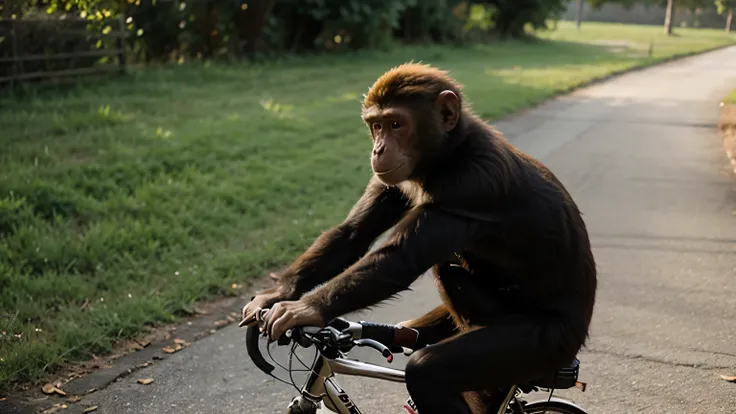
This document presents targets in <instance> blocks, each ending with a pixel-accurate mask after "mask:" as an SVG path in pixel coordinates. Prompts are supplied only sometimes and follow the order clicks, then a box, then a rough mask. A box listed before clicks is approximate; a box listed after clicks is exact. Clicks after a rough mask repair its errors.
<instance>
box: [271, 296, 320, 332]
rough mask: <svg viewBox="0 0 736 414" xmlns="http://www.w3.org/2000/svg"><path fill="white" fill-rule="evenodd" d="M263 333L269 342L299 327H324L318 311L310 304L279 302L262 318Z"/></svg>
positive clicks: (298, 301) (299, 301)
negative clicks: (264, 324)
mask: <svg viewBox="0 0 736 414" xmlns="http://www.w3.org/2000/svg"><path fill="white" fill-rule="evenodd" d="M263 320H264V321H265V322H266V326H265V332H266V333H267V334H268V337H269V339H270V340H271V341H277V340H278V339H279V338H281V335H283V334H284V333H285V332H286V331H288V330H289V329H291V328H297V327H300V326H307V325H308V326H317V327H323V326H325V321H324V318H323V317H322V314H321V313H320V311H319V309H317V307H315V306H314V305H312V304H309V303H307V302H304V301H301V300H297V301H289V302H279V303H277V304H275V305H273V306H272V307H271V309H269V310H268V312H266V315H265V316H264V317H263Z"/></svg>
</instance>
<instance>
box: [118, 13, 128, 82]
mask: <svg viewBox="0 0 736 414" xmlns="http://www.w3.org/2000/svg"><path fill="white" fill-rule="evenodd" d="M118 29H119V33H118V35H117V36H115V47H117V48H118V65H120V72H121V73H127V68H128V61H127V59H126V56H125V20H124V19H123V16H119V17H118Z"/></svg>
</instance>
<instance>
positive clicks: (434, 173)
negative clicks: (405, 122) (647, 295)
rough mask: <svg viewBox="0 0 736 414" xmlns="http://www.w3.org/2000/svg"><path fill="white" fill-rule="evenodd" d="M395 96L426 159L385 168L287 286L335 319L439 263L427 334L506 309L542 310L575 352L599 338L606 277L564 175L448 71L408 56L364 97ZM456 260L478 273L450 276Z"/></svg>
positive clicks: (457, 329) (388, 101)
mask: <svg viewBox="0 0 736 414" xmlns="http://www.w3.org/2000/svg"><path fill="white" fill-rule="evenodd" d="M446 90H450V91H452V92H453V93H455V94H456V95H457V96H458V98H459V99H460V102H461V108H462V109H461V112H460V116H459V119H458V121H457V124H456V125H455V126H454V128H453V129H451V130H450V131H442V130H441V128H440V126H441V124H442V122H443V119H445V117H447V116H450V115H448V114H447V113H445V112H444V111H442V110H438V109H437V107H436V105H434V102H435V99H436V97H437V95H438V94H439V93H441V92H442V91H446ZM390 106H400V107H404V108H409V110H410V112H411V113H412V114H413V119H414V121H415V124H414V128H415V130H414V134H413V136H414V139H413V142H411V143H410V144H411V145H412V150H413V151H416V152H417V153H419V154H421V157H422V158H421V160H420V161H419V162H418V163H417V164H416V168H414V170H413V172H412V174H411V176H409V177H408V180H405V181H403V182H401V183H399V184H396V185H386V184H384V183H383V182H381V180H379V179H378V178H376V177H373V178H372V179H371V180H370V182H369V183H368V186H367V188H366V190H365V192H364V194H363V196H362V197H361V198H360V200H359V201H358V202H357V203H356V204H355V206H354V207H353V209H352V210H351V211H350V213H349V215H348V217H347V218H346V219H345V220H344V221H343V222H342V223H341V224H339V225H338V226H336V227H334V228H332V229H330V230H329V231H327V232H325V233H324V234H322V235H321V236H320V237H319V238H317V240H316V241H315V242H314V244H313V245H312V246H311V247H310V248H309V249H307V251H306V252H305V253H304V254H303V255H302V256H301V257H299V258H298V259H297V260H296V261H295V262H294V263H293V264H292V265H291V266H289V267H288V268H287V269H286V270H285V271H284V272H283V273H282V274H281V275H280V277H279V281H278V282H279V286H278V288H277V289H279V290H281V291H282V292H283V293H284V296H285V297H286V298H289V299H297V298H300V297H301V298H302V300H305V301H307V302H308V303H311V304H313V305H315V307H316V308H317V309H319V310H320V311H321V314H322V316H323V317H324V319H325V320H330V319H332V318H334V317H337V316H340V315H343V314H346V313H349V312H352V311H356V310H360V309H364V308H368V307H371V306H373V305H376V304H378V303H379V302H381V301H384V300H386V299H389V298H391V297H393V296H394V295H396V294H398V293H400V292H401V291H403V290H406V289H408V288H409V286H410V285H411V283H412V282H414V281H415V279H416V278H417V277H419V276H420V275H421V274H423V273H424V272H426V271H427V270H429V269H430V268H434V269H435V273H436V274H437V276H438V280H437V286H438V290H439V292H440V296H441V297H442V299H443V302H444V304H443V305H442V306H440V307H438V308H436V309H435V310H433V311H432V312H430V313H429V314H427V315H425V316H423V317H421V318H419V319H416V320H414V321H412V322H411V323H410V325H411V326H412V327H416V328H422V329H424V330H423V331H422V330H421V329H420V332H422V333H421V334H420V339H422V342H423V343H433V342H437V341H440V340H443V339H444V338H447V337H448V336H449V335H452V334H458V333H460V334H461V333H462V332H464V331H467V330H469V329H471V328H472V327H474V326H485V325H487V324H488V323H492V322H493V321H494V318H497V317H498V316H499V315H532V316H533V317H534V319H535V320H539V321H546V322H543V326H547V325H544V323H547V324H548V325H549V326H553V325H554V326H555V327H556V328H555V329H543V330H544V331H545V332H547V333H546V334H545V335H543V338H542V339H541V341H542V342H545V343H549V345H550V346H557V347H559V348H561V349H563V348H564V350H565V351H564V353H565V358H566V359H570V358H572V357H574V354H575V353H577V351H578V350H579V348H580V347H581V346H583V344H584V343H585V340H586V338H587V336H588V328H589V324H590V321H591V317H592V314H593V307H594V302H595V294H596V284H597V281H596V280H597V279H596V266H595V261H594V258H593V255H592V252H591V247H590V242H589V239H588V233H587V230H586V226H585V224H584V222H583V220H582V217H581V214H580V212H579V211H578V208H577V206H576V204H575V202H574V201H573V200H572V198H571V197H570V195H569V194H568V192H567V191H566V190H565V188H564V187H563V185H562V184H561V183H560V182H559V181H558V180H557V178H556V177H555V176H554V174H552V172H550V171H549V170H548V169H547V168H546V167H545V166H544V165H542V163H540V162H539V161H537V160H535V159H533V158H532V157H529V156H528V155H526V154H523V153H521V152H520V151H518V150H517V149H516V148H514V147H513V146H511V145H510V144H509V143H508V142H507V141H506V140H505V138H504V137H503V136H502V134H501V133H499V132H498V131H496V130H495V129H494V128H493V127H491V126H490V125H488V124H487V123H485V122H484V121H482V120H481V119H479V118H478V117H477V116H476V115H475V114H473V112H472V111H471V109H470V108H469V106H468V105H467V103H465V102H463V97H462V95H461V87H460V86H459V85H458V84H457V83H456V82H455V81H454V80H452V79H450V78H449V77H448V76H446V74H445V73H444V72H442V71H439V70H437V69H434V68H430V67H427V66H424V65H417V64H407V65H402V66H399V67H397V68H394V69H392V70H391V71H389V72H387V73H386V74H385V75H383V76H382V77H381V78H379V80H378V81H376V83H375V84H374V85H373V86H372V87H371V89H370V91H369V93H368V94H367V95H366V97H365V100H364V104H363V107H364V111H366V110H368V109H370V108H374V107H378V108H385V107H390ZM406 145H409V144H406ZM392 226H396V227H395V231H394V232H393V234H392V235H391V236H390V237H389V239H388V240H387V241H386V242H385V243H384V244H383V245H382V246H380V247H379V248H378V249H376V250H375V251H373V252H371V253H368V254H366V252H367V250H368V248H369V247H370V245H371V243H372V242H373V241H374V240H375V239H376V237H378V236H379V235H380V234H382V233H383V232H384V231H386V230H387V229H389V228H391V227H392ZM452 264H455V265H456V268H458V269H459V268H462V269H464V270H465V272H466V274H467V277H465V276H462V277H461V276H458V277H452V278H450V279H448V278H444V280H443V278H442V277H441V276H442V275H443V272H444V273H445V274H450V273H452V272H453V271H452V270H448V269H449V268H448V266H450V265H452ZM320 284H321V285H322V286H321V287H320V288H318V289H314V288H315V287H316V286H318V285H320ZM568 354H570V355H568Z"/></svg>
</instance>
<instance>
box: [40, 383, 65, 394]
mask: <svg viewBox="0 0 736 414" xmlns="http://www.w3.org/2000/svg"><path fill="white" fill-rule="evenodd" d="M41 391H43V393H44V394H54V393H56V394H59V395H66V393H65V392H64V391H62V390H60V389H59V388H56V386H55V385H54V384H45V385H44V386H43V387H41Z"/></svg>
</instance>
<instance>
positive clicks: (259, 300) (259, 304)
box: [240, 289, 287, 326]
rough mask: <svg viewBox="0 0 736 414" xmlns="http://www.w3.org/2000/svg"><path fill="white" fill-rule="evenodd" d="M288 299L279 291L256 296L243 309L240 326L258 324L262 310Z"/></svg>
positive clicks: (275, 290)
mask: <svg viewBox="0 0 736 414" xmlns="http://www.w3.org/2000/svg"><path fill="white" fill-rule="evenodd" d="M286 298H287V297H286V295H284V294H283V293H282V292H281V291H280V290H278V289H274V290H271V291H267V292H264V293H260V294H258V295H256V296H254V297H253V299H251V300H250V302H248V303H247V304H246V305H245V306H244V307H243V312H242V313H243V321H242V322H240V326H245V325H252V324H254V323H256V322H260V321H258V320H257V318H258V315H259V314H258V312H259V311H260V310H261V309H263V308H267V307H269V306H271V305H273V304H274V303H277V302H281V301H282V300H286Z"/></svg>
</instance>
